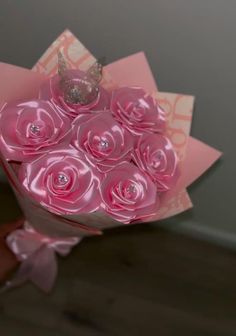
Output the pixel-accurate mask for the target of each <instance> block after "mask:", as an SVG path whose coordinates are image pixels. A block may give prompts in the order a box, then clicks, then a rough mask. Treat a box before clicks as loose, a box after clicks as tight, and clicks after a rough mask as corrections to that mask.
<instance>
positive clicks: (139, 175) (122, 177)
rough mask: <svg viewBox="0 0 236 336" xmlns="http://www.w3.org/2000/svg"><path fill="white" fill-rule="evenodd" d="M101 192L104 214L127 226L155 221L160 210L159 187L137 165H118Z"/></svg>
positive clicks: (101, 186)
mask: <svg viewBox="0 0 236 336" xmlns="http://www.w3.org/2000/svg"><path fill="white" fill-rule="evenodd" d="M100 188H101V196H102V199H103V203H102V206H103V208H104V210H105V211H106V212H107V213H108V214H109V215H110V216H111V217H113V218H114V219H116V220H118V221H120V222H123V223H124V224H129V223H130V222H131V221H135V220H141V219H143V218H147V217H148V218H149V217H152V216H153V215H154V214H156V213H157V211H158V209H159V205H160V201H159V195H158V193H157V188H156V185H155V183H154V182H153V181H152V180H151V178H150V177H149V176H148V175H147V174H146V173H144V172H142V171H141V170H140V169H139V168H138V167H137V166H135V165H134V164H133V163H130V162H124V163H121V164H119V165H117V166H116V167H115V168H114V169H113V170H111V171H110V172H109V173H108V174H107V175H106V176H105V179H104V180H103V181H102V183H101V185H100Z"/></svg>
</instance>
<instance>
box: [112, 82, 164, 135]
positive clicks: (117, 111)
mask: <svg viewBox="0 0 236 336" xmlns="http://www.w3.org/2000/svg"><path fill="white" fill-rule="evenodd" d="M111 110H112V113H113V115H114V117H115V118H116V120H118V121H119V122H120V123H121V124H122V125H123V126H124V127H126V128H127V129H128V130H129V131H130V132H132V133H133V134H142V133H143V132H145V133H146V132H148V133H153V132H154V133H162V132H163V131H164V129H165V113H164V111H163V110H162V108H161V107H160V106H159V105H158V103H157V101H156V100H155V99H154V98H153V97H152V96H151V95H149V94H148V93H147V92H146V91H144V90H143V89H142V88H140V87H122V88H119V89H117V90H114V91H113V93H112V98H111Z"/></svg>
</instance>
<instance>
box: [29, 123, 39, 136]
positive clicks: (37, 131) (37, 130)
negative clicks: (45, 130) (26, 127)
mask: <svg viewBox="0 0 236 336" xmlns="http://www.w3.org/2000/svg"><path fill="white" fill-rule="evenodd" d="M30 131H31V132H32V133H33V134H35V135H39V134H40V128H39V126H36V125H34V124H32V125H31V126H30Z"/></svg>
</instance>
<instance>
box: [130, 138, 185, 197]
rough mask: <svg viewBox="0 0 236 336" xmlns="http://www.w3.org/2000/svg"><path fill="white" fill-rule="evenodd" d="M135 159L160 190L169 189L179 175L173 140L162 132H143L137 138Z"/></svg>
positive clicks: (134, 152)
mask: <svg viewBox="0 0 236 336" xmlns="http://www.w3.org/2000/svg"><path fill="white" fill-rule="evenodd" d="M133 160H134V162H135V163H136V165H137V166H138V167H139V168H140V169H141V170H143V171H145V172H147V173H148V174H149V175H150V177H151V178H152V179H153V181H154V182H155V183H156V186H157V190H158V191H159V192H162V191H167V190H169V189H171V188H173V186H174V185H175V184H176V182H177V179H178V177H179V170H178V157H177V154H176V152H175V150H174V148H173V145H172V143H171V141H170V140H169V139H168V138H167V137H165V136H163V135H161V134H143V135H142V136H140V137H139V138H138V140H137V143H136V146H135V149H134V151H133Z"/></svg>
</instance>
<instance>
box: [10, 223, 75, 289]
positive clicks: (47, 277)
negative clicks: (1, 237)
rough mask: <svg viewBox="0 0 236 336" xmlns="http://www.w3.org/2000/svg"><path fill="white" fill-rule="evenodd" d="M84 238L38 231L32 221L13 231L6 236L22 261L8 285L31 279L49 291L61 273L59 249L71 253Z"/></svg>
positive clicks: (12, 249) (11, 248)
mask: <svg viewBox="0 0 236 336" xmlns="http://www.w3.org/2000/svg"><path fill="white" fill-rule="evenodd" d="M80 241H81V239H80V238H77V237H71V238H63V239H62V238H60V239H55V238H50V237H47V236H44V235H42V234H40V233H38V232H36V231H35V230H34V229H33V228H32V227H31V226H30V225H29V224H28V223H25V226H24V229H19V230H16V231H13V232H12V233H11V234H10V235H9V236H8V237H7V239H6V242H7V245H8V247H9V248H10V250H11V251H12V252H13V253H14V254H15V256H16V258H17V259H18V260H19V261H20V262H21V265H20V267H19V269H18V271H17V273H16V275H15V277H14V278H13V279H12V280H11V281H9V282H7V284H6V286H5V289H8V288H12V287H15V286H19V285H21V284H23V283H24V282H26V281H28V280H30V281H32V282H33V283H34V284H35V285H36V286H38V287H39V288H40V289H42V290H43V291H45V292H49V291H50V290H51V289H52V287H53V285H54V282H55V280H56V276H57V260H56V253H58V254H59V255H61V256H67V255H68V254H69V253H70V251H71V249H72V248H73V247H74V246H75V245H77V244H78V243H79V242H80Z"/></svg>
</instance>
